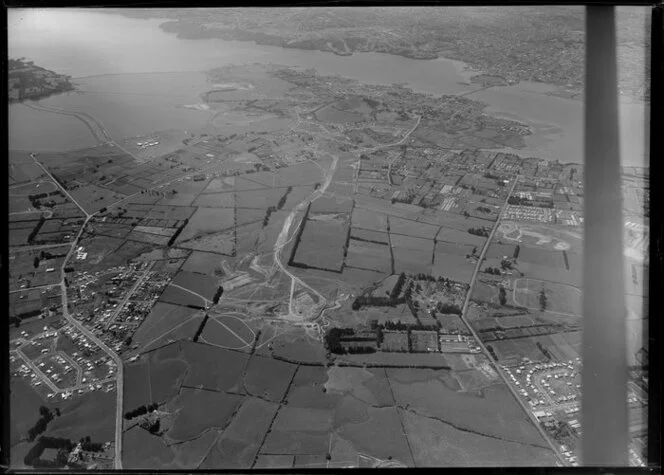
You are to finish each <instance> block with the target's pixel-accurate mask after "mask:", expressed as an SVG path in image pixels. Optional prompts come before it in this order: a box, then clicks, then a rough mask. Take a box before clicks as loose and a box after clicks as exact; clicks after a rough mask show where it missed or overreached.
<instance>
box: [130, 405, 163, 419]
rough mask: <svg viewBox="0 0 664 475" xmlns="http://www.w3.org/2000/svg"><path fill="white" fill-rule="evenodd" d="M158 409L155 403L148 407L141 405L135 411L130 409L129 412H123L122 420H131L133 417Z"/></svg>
mask: <svg viewBox="0 0 664 475" xmlns="http://www.w3.org/2000/svg"><path fill="white" fill-rule="evenodd" d="M158 407H159V404H157V403H156V402H153V403H152V404H150V405H145V404H143V405H142V406H139V407H137V408H136V409H132V410H131V411H127V412H125V415H124V418H125V419H127V420H131V419H133V418H134V417H138V416H142V415H143V414H147V413H148V412H154V411H156V410H157V408H158Z"/></svg>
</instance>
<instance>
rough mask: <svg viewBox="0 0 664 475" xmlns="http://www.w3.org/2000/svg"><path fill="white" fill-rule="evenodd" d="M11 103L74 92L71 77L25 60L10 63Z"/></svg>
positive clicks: (12, 60)
mask: <svg viewBox="0 0 664 475" xmlns="http://www.w3.org/2000/svg"><path fill="white" fill-rule="evenodd" d="M8 72H9V78H8V86H9V91H8V96H9V102H19V101H23V100H25V99H43V98H45V97H48V96H50V95H52V94H59V93H61V92H67V91H73V90H74V85H73V84H72V83H71V82H70V80H71V77H70V76H66V75H63V74H57V73H55V72H53V71H49V70H48V69H44V68H42V67H39V66H35V64H34V63H33V62H32V61H26V59H25V58H19V59H10V60H9V61H8Z"/></svg>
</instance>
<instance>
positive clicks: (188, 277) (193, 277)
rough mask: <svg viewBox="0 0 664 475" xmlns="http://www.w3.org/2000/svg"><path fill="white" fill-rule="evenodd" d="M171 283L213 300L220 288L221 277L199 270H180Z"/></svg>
mask: <svg viewBox="0 0 664 475" xmlns="http://www.w3.org/2000/svg"><path fill="white" fill-rule="evenodd" d="M171 285H172V286H179V287H182V288H184V289H188V290H190V291H192V292H194V293H195V294H198V295H201V296H203V297H205V298H206V299H207V300H212V299H213V297H214V295H215V293H216V292H217V290H218V289H219V279H218V278H217V277H212V276H209V275H204V274H199V273H197V272H187V271H180V272H178V273H177V275H176V276H175V278H174V279H173V281H172V282H171Z"/></svg>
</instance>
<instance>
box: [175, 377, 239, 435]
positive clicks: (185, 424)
mask: <svg viewBox="0 0 664 475" xmlns="http://www.w3.org/2000/svg"><path fill="white" fill-rule="evenodd" d="M241 401H242V396H238V395H235V394H227V393H222V392H217V391H209V390H205V389H192V388H182V389H181V390H180V393H179V394H178V396H177V397H176V398H175V399H173V400H172V401H170V402H169V403H168V409H167V410H168V412H172V413H176V414H177V416H176V418H175V421H174V422H173V426H172V427H171V429H170V430H169V431H168V432H167V436H168V437H169V438H170V439H173V440H176V441H184V440H190V439H192V438H194V437H196V436H198V435H200V434H201V433H202V432H203V431H205V430H210V429H221V428H223V427H224V426H225V425H226V424H227V423H228V421H229V418H230V417H231V415H232V414H233V412H234V411H235V410H236V408H237V407H238V405H239V404H240V402H241Z"/></svg>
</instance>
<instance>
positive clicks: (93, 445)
mask: <svg viewBox="0 0 664 475" xmlns="http://www.w3.org/2000/svg"><path fill="white" fill-rule="evenodd" d="M79 442H80V443H81V449H82V450H85V451H86V452H101V451H102V450H104V444H102V443H99V442H92V439H91V438H90V436H89V435H87V436H85V437H81V440H80V441H79Z"/></svg>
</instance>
